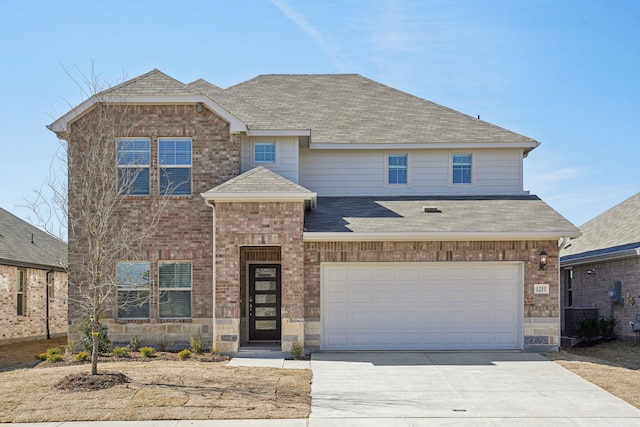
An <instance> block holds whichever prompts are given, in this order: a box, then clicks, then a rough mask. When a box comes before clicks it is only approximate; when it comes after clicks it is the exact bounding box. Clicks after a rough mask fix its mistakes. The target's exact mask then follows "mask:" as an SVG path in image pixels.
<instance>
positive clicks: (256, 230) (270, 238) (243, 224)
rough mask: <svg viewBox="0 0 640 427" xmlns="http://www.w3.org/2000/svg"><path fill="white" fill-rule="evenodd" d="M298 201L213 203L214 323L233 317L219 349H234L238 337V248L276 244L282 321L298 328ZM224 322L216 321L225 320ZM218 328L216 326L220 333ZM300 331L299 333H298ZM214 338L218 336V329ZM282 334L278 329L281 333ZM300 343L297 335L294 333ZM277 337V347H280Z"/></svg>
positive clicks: (300, 217) (300, 302)
mask: <svg viewBox="0 0 640 427" xmlns="http://www.w3.org/2000/svg"><path fill="white" fill-rule="evenodd" d="M303 220H304V203H303V202H245V203H217V204H216V312H215V316H216V321H217V322H218V321H219V320H223V319H229V320H230V319H237V322H234V323H233V325H235V324H236V323H237V325H238V326H237V329H236V330H235V332H234V329H235V326H234V327H233V328H231V329H228V328H224V330H225V331H226V332H227V334H226V335H228V333H229V332H230V333H231V336H225V337H223V338H222V337H221V341H222V347H223V348H226V347H225V345H226V346H227V347H228V348H229V351H235V350H236V349H237V346H238V343H239V341H240V337H239V336H238V335H239V334H240V330H239V329H240V326H239V325H240V323H239V319H240V317H241V303H240V302H241V299H242V296H241V285H240V284H241V283H242V282H241V271H242V269H243V266H242V264H241V256H240V255H241V248H242V247H247V246H248V247H255V246H270V247H274V246H277V247H279V253H280V255H279V256H280V260H281V261H280V262H281V266H282V267H281V268H282V288H281V289H282V319H283V328H284V324H285V323H286V321H285V319H290V320H291V321H297V322H299V323H300V325H301V328H303V327H304V325H303V323H302V319H303V318H304V293H305V290H304V245H303V242H302V229H303ZM226 323H228V322H221V323H220V324H221V325H222V324H226ZM222 330H223V329H221V331H222ZM303 333H304V331H302V334H303ZM218 335H219V336H221V335H222V334H221V333H220V332H219V333H218ZM283 335H284V331H283ZM300 341H302V337H300ZM284 346H285V345H284V340H283V347H284Z"/></svg>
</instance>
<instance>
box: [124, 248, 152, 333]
mask: <svg viewBox="0 0 640 427" xmlns="http://www.w3.org/2000/svg"><path fill="white" fill-rule="evenodd" d="M121 262H123V263H124V262H128V263H147V264H148V265H149V275H151V261H149V260H142V261H139V260H136V261H133V260H120V261H118V263H117V264H119V263H121ZM117 264H116V310H115V311H116V319H117V320H122V321H128V320H149V319H151V288H152V283H151V277H149V286H147V287H146V288H138V289H135V288H134V289H124V288H120V286H119V284H118V283H117ZM144 290H146V291H147V294H148V295H147V299H148V302H147V304H148V309H149V311H148V312H147V317H120V316H119V314H120V312H119V306H118V304H119V300H118V294H119V293H120V292H143V291H144Z"/></svg>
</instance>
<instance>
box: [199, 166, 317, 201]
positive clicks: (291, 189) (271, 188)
mask: <svg viewBox="0 0 640 427" xmlns="http://www.w3.org/2000/svg"><path fill="white" fill-rule="evenodd" d="M230 193H234V194H235V193H283V194H285V193H299V194H309V196H312V195H313V194H315V193H313V192H312V191H310V190H307V189H306V188H304V187H303V186H301V185H298V184H296V183H294V182H291V181H289V180H288V179H286V178H283V177H282V176H280V175H278V174H277V173H274V172H272V171H270V170H269V169H267V168H265V167H263V166H258V167H256V168H253V169H251V170H249V171H247V172H245V173H243V174H241V175H238V176H236V177H235V178H232V179H230V180H229V181H227V182H225V183H223V184H220V185H218V186H217V187H214V188H212V189H211V190H209V191H207V192H206V193H205V194H207V195H214V194H230Z"/></svg>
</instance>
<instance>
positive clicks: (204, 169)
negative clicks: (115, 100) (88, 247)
mask: <svg viewBox="0 0 640 427" xmlns="http://www.w3.org/2000/svg"><path fill="white" fill-rule="evenodd" d="M122 108H123V109H124V108H126V112H127V114H126V119H125V120H122V122H119V124H118V126H121V127H122V128H123V131H122V132H123V135H121V136H128V137H134V136H135V137H147V138H150V141H151V167H150V182H151V186H150V193H151V195H150V196H139V197H129V198H127V199H126V200H125V203H123V205H122V207H121V210H120V212H119V214H118V215H122V216H123V217H127V219H130V218H132V217H133V218H135V220H136V221H139V223H140V224H144V223H145V222H148V220H149V218H150V214H149V211H150V209H151V206H152V205H153V198H154V197H158V194H159V168H158V154H157V153H158V138H161V137H190V138H191V139H192V168H191V181H192V193H191V195H190V196H176V197H172V198H171V199H170V201H169V203H168V206H167V207H166V209H165V211H164V212H163V215H162V217H161V218H160V222H159V224H158V226H157V233H156V235H155V236H154V237H153V239H152V241H150V242H149V244H148V246H147V247H146V249H145V250H143V251H142V252H141V253H139V254H138V259H140V260H147V261H150V262H151V288H150V299H151V301H150V318H149V319H148V320H136V321H134V320H119V319H116V318H115V298H114V299H113V301H111V306H112V307H113V310H111V311H109V312H108V313H107V316H106V318H105V319H103V320H102V323H104V324H106V325H107V326H108V328H109V335H110V337H111V339H112V341H113V342H114V343H128V342H129V341H130V340H131V339H132V338H133V337H134V336H135V337H136V338H137V339H138V340H139V341H140V342H142V343H143V344H145V345H156V344H158V343H159V342H160V341H162V340H164V341H165V342H166V343H167V344H168V346H169V348H172V347H173V348H177V347H181V346H184V345H185V343H186V344H188V342H189V338H190V337H191V336H196V335H200V336H201V337H202V339H203V341H205V342H206V343H208V344H210V343H211V342H212V341H213V328H212V318H213V307H212V305H213V304H212V299H213V294H212V282H213V277H212V271H213V247H212V243H211V242H212V232H213V231H212V230H213V227H212V224H213V223H212V210H211V208H210V207H208V206H207V205H206V204H205V203H204V201H203V199H202V197H201V196H200V193H203V192H205V191H207V190H209V189H211V188H213V187H215V186H217V185H219V184H221V183H223V182H226V181H228V180H229V179H231V178H233V177H235V176H237V175H238V174H239V173H240V140H241V138H240V136H239V135H236V134H230V131H229V125H228V124H227V123H226V122H225V121H224V120H222V119H221V118H220V117H218V116H217V115H215V114H214V113H213V112H211V111H210V110H208V109H207V108H203V109H202V111H201V112H198V111H197V110H196V106H195V105H127V106H126V107H122ZM91 115H92V113H89V114H87V115H85V116H83V117H82V118H81V119H79V120H87V119H91ZM114 144H115V141H114ZM79 150H81V146H80V145H79V141H78V140H76V139H74V138H73V133H72V134H71V137H70V143H69V154H70V155H76V153H78V152H79ZM114 164H115V158H114ZM73 172H74V171H70V174H72V175H71V176H70V180H73V179H82V176H77V175H75V176H74V175H73ZM114 179H115V173H114ZM69 202H70V211H71V212H73V203H74V200H73V199H70V200H69ZM81 237H82V236H78V235H74V234H73V233H71V232H70V233H69V266H70V281H71V282H72V283H77V282H78V281H79V280H80V278H79V277H77V276H76V275H74V265H75V264H76V263H78V262H80V260H81V252H82V250H83V248H82V247H81V246H78V245H77V242H78V241H80V239H81ZM170 260H181V261H191V262H192V266H193V267H192V268H193V275H192V294H191V300H192V306H191V319H180V320H169V319H159V318H158V307H157V301H158V287H157V286H158V281H157V269H158V261H170ZM70 289H71V290H72V289H73V287H70ZM72 292H73V291H72ZM114 294H115V293H114ZM73 297H74V295H73V293H71V295H70V307H69V313H70V316H69V317H70V322H69V323H70V324H69V337H70V339H74V340H77V339H78V338H79V335H78V326H79V324H80V320H81V319H80V318H79V317H78V316H77V315H75V313H76V311H77V310H74V308H75V307H74V306H73Z"/></svg>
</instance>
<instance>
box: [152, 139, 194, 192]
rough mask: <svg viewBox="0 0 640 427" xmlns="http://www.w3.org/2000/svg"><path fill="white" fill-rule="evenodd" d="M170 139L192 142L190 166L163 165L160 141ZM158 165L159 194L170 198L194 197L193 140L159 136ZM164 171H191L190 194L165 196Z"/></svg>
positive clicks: (157, 145)
mask: <svg viewBox="0 0 640 427" xmlns="http://www.w3.org/2000/svg"><path fill="white" fill-rule="evenodd" d="M163 139H168V140H172V141H177V140H182V141H190V142H191V163H190V164H189V165H163V164H161V163H160V141H161V140H163ZM156 148H157V149H156V155H157V165H158V178H157V179H158V194H160V195H161V196H169V197H193V138H192V137H184V136H176V137H174V136H159V137H158V139H157V144H156ZM162 169H189V194H163V193H162V184H161V183H162Z"/></svg>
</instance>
